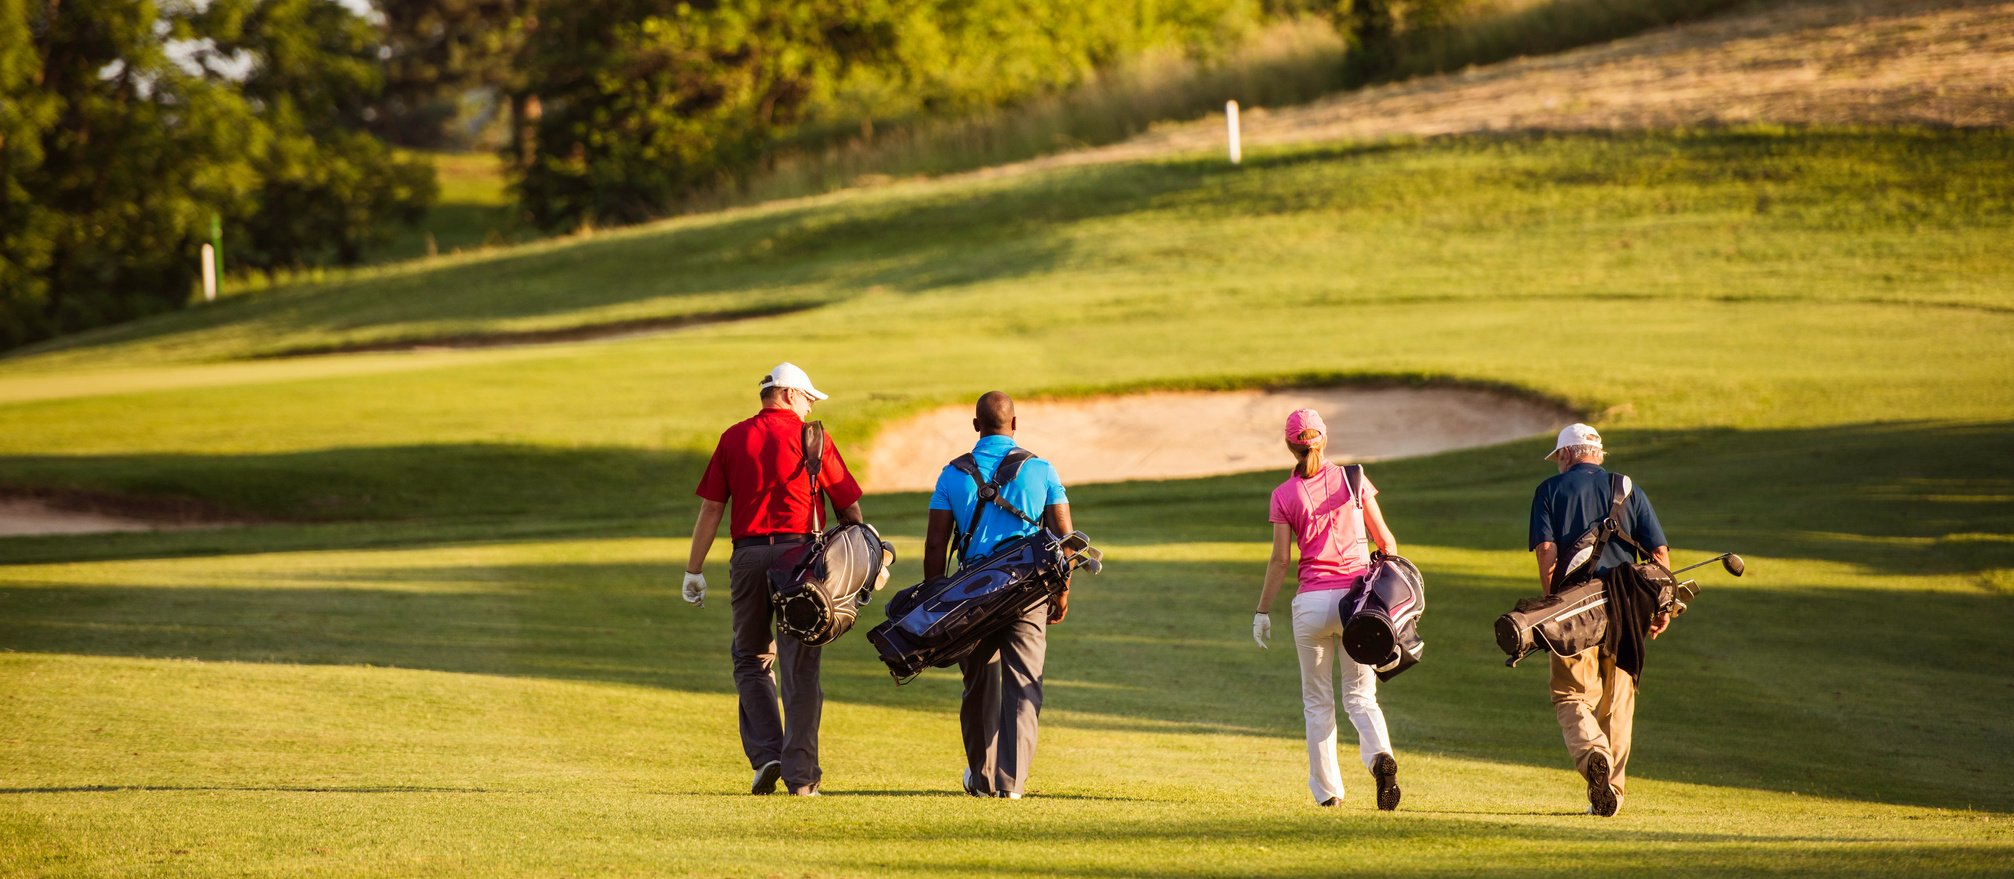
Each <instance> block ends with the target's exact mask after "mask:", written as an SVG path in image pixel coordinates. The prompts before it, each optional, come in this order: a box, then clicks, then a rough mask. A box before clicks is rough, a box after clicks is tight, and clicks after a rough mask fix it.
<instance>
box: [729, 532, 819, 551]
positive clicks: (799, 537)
mask: <svg viewBox="0 0 2014 879" xmlns="http://www.w3.org/2000/svg"><path fill="white" fill-rule="evenodd" d="M810 539H811V535H809V534H757V535H755V536H754V537H737V538H735V539H734V548H735V549H747V548H749V547H751V546H775V545H778V544H789V543H803V542H805V541H807V540H810Z"/></svg>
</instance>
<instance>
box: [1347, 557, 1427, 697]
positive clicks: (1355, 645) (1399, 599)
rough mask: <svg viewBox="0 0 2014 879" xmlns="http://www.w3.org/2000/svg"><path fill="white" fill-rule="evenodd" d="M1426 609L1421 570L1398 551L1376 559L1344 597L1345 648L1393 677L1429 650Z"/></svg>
mask: <svg viewBox="0 0 2014 879" xmlns="http://www.w3.org/2000/svg"><path fill="white" fill-rule="evenodd" d="M1426 609H1427V590H1426V583H1425V581H1424V580H1423V579H1422V578H1421V577H1420V569H1419V568H1417V567H1414V566H1413V563H1412V562H1410V561H1407V560H1406V559H1404V558H1402V557H1399V556H1395V555H1383V554H1380V555H1378V556H1377V557H1376V558H1373V559H1372V560H1371V572H1370V573H1369V574H1368V575H1366V576H1365V577H1364V581H1363V582H1362V583H1360V584H1358V585H1357V587H1356V588H1355V589H1352V590H1350V594H1349V595H1347V596H1344V598H1343V607H1342V616H1343V619H1344V620H1345V622H1344V623H1343V652H1345V653H1348V654H1349V655H1350V658H1351V659H1353V660H1356V661H1357V662H1360V663H1362V664H1364V665H1368V666H1370V667H1371V670H1372V671H1375V672H1377V673H1378V680H1381V681H1389V680H1391V679H1392V678H1395V677H1398V675H1399V673H1400V672H1402V671H1405V670H1406V669H1409V668H1412V667H1413V666H1414V665H1417V664H1419V661H1420V656H1421V654H1424V653H1425V652H1426V649H1427V643H1426V640H1425V639H1423V638H1421V637H1420V630H1419V623H1420V615H1421V614H1423V613H1425V612H1426Z"/></svg>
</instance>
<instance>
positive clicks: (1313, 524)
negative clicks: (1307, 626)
mask: <svg viewBox="0 0 2014 879" xmlns="http://www.w3.org/2000/svg"><path fill="white" fill-rule="evenodd" d="M1363 482H1364V497H1366V498H1372V497H1377V494H1378V488H1377V486H1375V485H1372V484H1371V477H1370V475H1369V474H1365V475H1364V478H1363ZM1366 512H1367V511H1364V510H1359V509H1357V503H1356V498H1353V497H1351V496H1350V486H1349V483H1348V480H1346V479H1344V478H1343V468H1342V467H1339V466H1337V465H1335V464H1333V463H1327V462H1324V464H1323V466H1322V470H1321V472H1319V473H1316V474H1315V475H1314V476H1312V477H1310V478H1307V479H1302V478H1301V477H1300V475H1299V474H1295V475H1293V476H1289V477H1287V481H1285V482H1282V483H1280V487H1279V488H1276V489H1273V512H1272V515H1271V516H1270V517H1269V520H1270V521H1273V522H1279V523H1283V524H1285V525H1287V526H1288V527H1291V528H1293V529H1294V536H1295V537H1296V538H1297V539H1298V540H1299V541H1300V545H1301V591H1302V592H1310V591H1315V590H1321V589H1348V588H1350V587H1351V586H1355V585H1357V580H1358V579H1359V578H1361V577H1363V575H1364V571H1365V569H1367V568H1369V567H1370V566H1371V547H1370V541H1369V540H1368V539H1367V538H1366V533H1367V532H1366V530H1365V528H1364V515H1365V513H1366Z"/></svg>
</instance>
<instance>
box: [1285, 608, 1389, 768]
mask: <svg viewBox="0 0 2014 879" xmlns="http://www.w3.org/2000/svg"><path fill="white" fill-rule="evenodd" d="M1345 594H1347V592H1346V590H1341V589H1324V590H1319V591H1315V592H1303V593H1301V594H1299V595H1296V596H1294V604H1293V608H1294V647H1295V649H1296V650H1297V651H1298V652H1299V653H1300V655H1301V707H1302V710H1303V711H1304V712H1305V714H1306V716H1307V727H1308V792H1309V793H1312V794H1314V795H1315V802H1318V803H1319V802H1323V801H1325V800H1327V799H1329V798H1330V797H1338V798H1340V797H1341V796H1342V795H1343V775H1342V770H1341V768H1339V767H1338V766H1337V765H1336V685H1335V680H1334V677H1333V676H1334V675H1336V674H1338V673H1340V674H1341V675H1342V679H1343V711H1344V712H1345V713H1347V714H1348V715H1349V716H1350V723H1351V724H1353V725H1355V726H1356V728H1357V750H1358V751H1359V753H1360V758H1361V759H1362V760H1363V763H1364V768H1365V769H1369V768H1370V767H1371V760H1372V759H1374V758H1376V757H1377V756H1378V755H1379V754H1389V753H1391V752H1392V737H1391V733H1389V732H1386V731H1385V711H1384V709H1382V708H1379V707H1378V676H1377V673H1376V672H1373V671H1372V670H1371V667H1370V666H1368V665H1363V664H1361V663H1359V662H1357V661H1356V660H1353V659H1351V658H1350V655H1349V654H1347V653H1344V652H1343V618H1342V609H1341V605H1342V600H1343V596H1344V595H1345Z"/></svg>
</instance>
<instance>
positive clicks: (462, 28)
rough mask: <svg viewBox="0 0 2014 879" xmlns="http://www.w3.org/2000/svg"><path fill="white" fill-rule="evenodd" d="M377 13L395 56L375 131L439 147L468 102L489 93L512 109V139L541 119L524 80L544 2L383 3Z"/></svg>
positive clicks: (439, 0)
mask: <svg viewBox="0 0 2014 879" xmlns="http://www.w3.org/2000/svg"><path fill="white" fill-rule="evenodd" d="M376 7H377V10H378V14H379V15H380V16H382V17H383V20H384V35H385V44H386V48H387V49H388V50H389V53H390V54H389V56H388V58H387V76H386V89H385V96H384V101H383V102H382V104H381V105H380V108H379V109H380V118H378V119H377V120H375V122H374V124H373V128H374V129H375V130H377V131H379V132H383V133H386V134H387V135H388V136H389V137H391V138H392V139H393V140H394V141H396V142H399V143H404V144H407V145H409V146H420V147H430V148H431V147H438V146H439V145H440V144H441V143H442V142H443V141H444V140H445V139H446V135H445V133H444V132H443V130H442V126H443V125H444V124H445V123H446V122H448V121H449V120H450V118H451V117H453V116H454V115H455V114H456V113H458V112H459V111H460V104H461V98H462V96H463V95H465V94H466V93H468V92H471V91H487V92H489V93H490V94H492V95H495V96H497V97H499V98H501V99H502V100H503V101H504V102H505V103H506V104H507V105H508V106H509V108H510V112H511V116H512V119H511V125H510V130H511V132H512V137H513V139H514V140H515V139H517V138H519V137H520V136H521V134H522V133H523V132H524V131H525V129H526V125H527V124H528V123H529V122H530V121H532V120H530V119H527V118H526V117H527V116H530V115H532V114H533V113H535V112H536V110H535V109H534V108H535V103H534V102H533V101H532V100H531V94H530V92H529V90H528V88H527V84H528V80H527V77H526V75H525V74H526V60H527V57H528V55H529V52H530V50H531V37H532V35H533V34H535V33H536V32H537V30H538V11H539V0H378V2H377V3H376ZM513 152H514V153H515V154H519V155H521V151H518V150H514V151H513Z"/></svg>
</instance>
